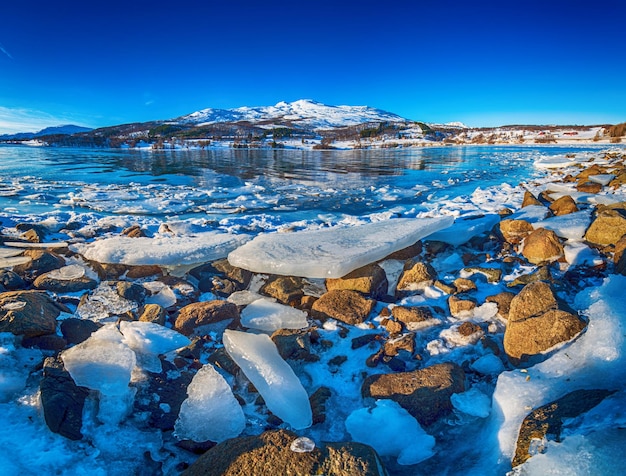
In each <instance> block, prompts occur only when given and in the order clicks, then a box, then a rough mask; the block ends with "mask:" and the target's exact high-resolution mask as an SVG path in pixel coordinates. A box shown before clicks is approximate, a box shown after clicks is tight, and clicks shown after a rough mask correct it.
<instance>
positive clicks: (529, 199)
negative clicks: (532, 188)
mask: <svg viewBox="0 0 626 476" xmlns="http://www.w3.org/2000/svg"><path fill="white" fill-rule="evenodd" d="M529 205H540V206H543V203H541V202H540V201H539V200H537V197H535V196H534V195H533V194H532V193H530V192H529V191H528V190H526V191H525V192H524V199H523V200H522V208H524V207H528V206H529Z"/></svg>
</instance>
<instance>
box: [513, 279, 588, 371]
mask: <svg viewBox="0 0 626 476" xmlns="http://www.w3.org/2000/svg"><path fill="white" fill-rule="evenodd" d="M559 307H563V306H562V305H560V303H559V302H558V301H557V300H556V298H555V296H554V294H553V292H552V289H551V288H550V286H549V285H548V284H546V283H544V282H542V281H537V282H534V283H531V284H528V285H526V286H525V287H524V289H522V290H521V291H520V293H519V294H518V295H517V296H515V297H514V298H513V299H512V301H511V307H510V310H509V318H508V322H507V326H506V330H505V333H504V351H505V352H506V354H507V356H508V357H509V359H510V360H511V362H512V363H514V364H519V363H521V362H524V361H526V360H527V359H528V358H530V357H533V356H536V355H538V354H541V353H544V352H546V351H549V350H550V349H551V348H553V347H554V346H556V345H558V344H561V343H565V342H568V341H570V340H572V339H573V338H575V337H576V336H577V335H578V334H580V333H581V332H582V330H583V329H584V328H585V326H586V323H585V321H583V320H582V319H581V318H580V317H579V316H577V315H575V314H573V313H571V312H569V311H568V310H563V309H559Z"/></svg>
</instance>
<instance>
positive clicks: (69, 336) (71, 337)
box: [61, 317, 101, 344]
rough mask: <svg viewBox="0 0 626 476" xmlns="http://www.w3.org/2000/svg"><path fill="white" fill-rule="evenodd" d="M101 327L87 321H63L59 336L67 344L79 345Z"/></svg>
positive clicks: (71, 319)
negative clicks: (61, 335)
mask: <svg viewBox="0 0 626 476" xmlns="http://www.w3.org/2000/svg"><path fill="white" fill-rule="evenodd" d="M100 327H101V325H100V324H98V323H96V322H94V321H90V320H89V319H75V318H73V317H72V318H69V319H63V320H62V321H61V334H63V337H65V340H67V342H68V343H69V344H80V343H81V342H83V341H86V340H87V339H89V337H91V334H93V333H94V332H96V331H97V330H98V329H100Z"/></svg>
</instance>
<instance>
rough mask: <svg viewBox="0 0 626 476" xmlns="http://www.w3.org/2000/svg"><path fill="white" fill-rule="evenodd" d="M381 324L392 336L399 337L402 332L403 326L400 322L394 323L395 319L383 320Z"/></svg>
mask: <svg viewBox="0 0 626 476" xmlns="http://www.w3.org/2000/svg"><path fill="white" fill-rule="evenodd" d="M381 324H382V325H383V326H384V327H385V330H386V331H387V332H389V334H390V335H397V334H400V333H401V332H402V324H400V323H399V322H398V321H394V320H393V319H383V320H382V321H381Z"/></svg>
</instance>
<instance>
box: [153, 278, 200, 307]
mask: <svg viewBox="0 0 626 476" xmlns="http://www.w3.org/2000/svg"><path fill="white" fill-rule="evenodd" d="M157 281H158V282H160V283H163V284H165V285H166V286H169V287H170V288H171V289H172V291H173V292H174V296H175V297H176V304H177V305H179V306H186V305H187V304H191V303H193V302H196V301H197V300H198V298H199V297H200V292H199V291H198V289H197V288H196V287H195V286H194V285H193V284H191V283H190V282H189V281H187V280H185V279H182V278H177V277H176V276H161V277H160V278H158V279H157Z"/></svg>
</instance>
